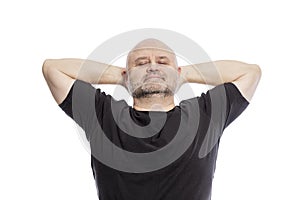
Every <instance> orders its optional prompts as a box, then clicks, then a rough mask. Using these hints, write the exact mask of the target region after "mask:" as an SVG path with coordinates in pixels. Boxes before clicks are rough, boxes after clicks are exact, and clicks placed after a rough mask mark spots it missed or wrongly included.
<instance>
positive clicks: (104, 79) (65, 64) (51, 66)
mask: <svg viewBox="0 0 300 200" xmlns="http://www.w3.org/2000/svg"><path fill="white" fill-rule="evenodd" d="M43 70H58V71H59V72H61V73H63V74H65V75H67V76H69V77H70V78H72V79H78V80H82V81H85V82H88V83H91V84H122V75H121V74H122V70H123V68H121V67H116V66H112V65H108V64H104V63H100V62H96V61H91V60H84V59H77V58H64V59H47V60H46V61H45V62H44V65H43Z"/></svg>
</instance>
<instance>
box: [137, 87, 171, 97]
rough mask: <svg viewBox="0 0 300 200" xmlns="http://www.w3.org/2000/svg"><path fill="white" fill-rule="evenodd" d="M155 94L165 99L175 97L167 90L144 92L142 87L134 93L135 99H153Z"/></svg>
mask: <svg viewBox="0 0 300 200" xmlns="http://www.w3.org/2000/svg"><path fill="white" fill-rule="evenodd" d="M154 94H161V95H163V97H167V96H171V95H173V92H172V91H171V90H170V89H169V88H166V89H164V90H143V89H142V88H141V87H139V88H137V89H136V90H135V91H134V92H133V93H132V97H133V98H137V99H139V98H151V97H152V95H154Z"/></svg>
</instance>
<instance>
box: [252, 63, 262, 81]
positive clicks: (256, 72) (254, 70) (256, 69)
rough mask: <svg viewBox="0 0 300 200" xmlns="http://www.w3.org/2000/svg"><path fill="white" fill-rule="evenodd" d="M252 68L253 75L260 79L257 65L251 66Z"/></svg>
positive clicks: (259, 69)
mask: <svg viewBox="0 0 300 200" xmlns="http://www.w3.org/2000/svg"><path fill="white" fill-rule="evenodd" d="M252 68H253V73H254V74H255V75H256V76H257V77H258V78H259V79H260V77H261V74H262V72H261V68H260V67H259V65H256V64H253V65H252Z"/></svg>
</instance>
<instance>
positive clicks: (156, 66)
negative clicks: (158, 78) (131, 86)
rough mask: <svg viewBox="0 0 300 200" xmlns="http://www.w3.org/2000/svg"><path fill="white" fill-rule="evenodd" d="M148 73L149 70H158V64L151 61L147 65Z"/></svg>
mask: <svg viewBox="0 0 300 200" xmlns="http://www.w3.org/2000/svg"><path fill="white" fill-rule="evenodd" d="M146 71H147V72H148V73H149V72H154V71H158V65H157V64H153V63H151V64H150V65H149V67H147V70H146Z"/></svg>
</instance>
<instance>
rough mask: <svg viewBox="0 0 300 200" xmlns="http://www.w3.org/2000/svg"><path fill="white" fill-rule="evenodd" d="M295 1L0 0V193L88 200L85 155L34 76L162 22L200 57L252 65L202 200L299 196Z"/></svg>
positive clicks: (92, 195) (92, 194)
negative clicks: (256, 71) (254, 71)
mask: <svg viewBox="0 0 300 200" xmlns="http://www.w3.org/2000/svg"><path fill="white" fill-rule="evenodd" d="M296 3H297V1H291V0H288V1H287V0H285V1H278V0H277V1H276V0H275V1H261V0H251V1H238V0H236V1H233V0H230V1H213V0H210V1H189V0H185V1H178V2H175V1H166V0H165V1H158V0H151V1H141V0H140V1H113V0H111V1H91V0H89V1H87V0H85V1H74V0H72V1H71V0H70V1H58V0H51V1H34V0H31V1H30V0H29V1H9V2H8V1H7V2H6V3H4V2H3V1H2V2H1V5H0V20H1V31H0V34H1V37H0V48H1V49H0V50H1V54H0V55H1V78H0V81H1V83H0V91H1V98H0V99H1V100H0V101H1V127H2V129H1V135H0V159H1V164H0V169H1V170H0V199H5V200H10V199H32V200H35V199H39V200H40V199H44V200H47V199H51V200H53V199H74V200H75V199H76V200H77V199H91V200H92V199H94V200H96V199H97V194H96V187H95V184H94V180H93V177H92V171H91V168H90V156H89V154H88V153H87V151H86V149H85V147H84V146H83V144H82V141H81V139H80V138H79V136H78V131H77V129H76V128H75V125H74V123H73V121H72V120H71V119H69V118H68V117H67V116H66V115H65V114H64V113H63V112H62V111H61V110H60V108H59V107H58V106H57V105H56V103H55V101H54V100H53V99H52V96H51V94H50V91H49V90H48V88H47V85H46V82H45V81H44V79H43V76H42V70H41V69H42V68H41V67H42V63H43V61H44V60H45V59H47V58H71V57H72V58H86V57H87V56H88V55H89V54H90V53H91V52H92V51H93V50H94V49H95V48H96V47H97V46H98V45H100V44H101V43H102V42H104V41H106V40H107V39H109V38H111V37H112V36H115V35H117V34H120V33H122V32H125V31H131V30H133V29H138V28H163V29H169V30H172V31H176V32H179V33H181V34H184V35H185V36H187V37H189V38H191V39H192V40H194V41H195V42H197V43H198V44H199V45H200V46H201V47H202V48H203V49H204V50H205V51H206V52H207V53H208V55H209V56H210V57H211V59H212V60H218V59H232V60H240V61H243V62H247V63H255V64H258V65H259V66H260V67H261V69H262V72H263V75H262V79H261V82H260V84H259V86H258V88H257V91H256V94H255V96H254V97H253V99H252V101H251V104H250V105H249V107H248V108H247V110H246V111H245V112H244V113H243V114H242V115H241V116H240V117H239V118H238V119H237V120H236V121H234V122H233V123H232V124H231V125H230V126H229V127H228V128H227V129H226V131H225V132H224V135H223V138H222V140H221V144H220V145H221V146H220V149H219V155H218V161H217V169H216V173H215V178H214V183H213V195H212V199H213V200H241V199H243V200H250V199H251V200H253V199H255V200H266V199H274V200H275V199H280V200H282V199H288V200H296V199H300V193H299V185H300V172H299V169H300V163H299V153H300V145H299V139H300V137H299V134H300V131H299V129H298V128H297V127H298V125H299V123H300V122H299V112H300V109H299V100H300V99H299V95H298V93H299V89H298V87H299V85H300V84H299V83H298V81H299V75H298V72H299V70H298V69H299V68H300V65H299V56H298V54H299V45H300V39H299V38H300V31H299V19H300V14H299V7H298V6H297V4H296Z"/></svg>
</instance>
